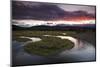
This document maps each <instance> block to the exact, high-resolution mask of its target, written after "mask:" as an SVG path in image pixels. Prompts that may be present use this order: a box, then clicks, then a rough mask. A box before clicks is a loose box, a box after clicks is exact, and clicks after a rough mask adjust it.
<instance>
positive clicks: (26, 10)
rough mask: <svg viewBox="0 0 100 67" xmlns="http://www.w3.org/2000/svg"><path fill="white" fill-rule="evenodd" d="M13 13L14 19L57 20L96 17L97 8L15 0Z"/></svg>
mask: <svg viewBox="0 0 100 67" xmlns="http://www.w3.org/2000/svg"><path fill="white" fill-rule="evenodd" d="M12 15H13V18H14V19H36V20H57V19H61V18H63V17H77V16H78V17H79V16H88V17H95V9H94V7H92V6H90V7H89V6H75V5H62V4H60V5H59V4H49V3H37V2H31V1H13V3H12Z"/></svg>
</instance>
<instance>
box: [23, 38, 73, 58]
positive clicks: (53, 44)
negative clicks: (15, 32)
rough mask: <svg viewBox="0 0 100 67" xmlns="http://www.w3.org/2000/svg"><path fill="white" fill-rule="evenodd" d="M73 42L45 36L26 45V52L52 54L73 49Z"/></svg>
mask: <svg viewBox="0 0 100 67" xmlns="http://www.w3.org/2000/svg"><path fill="white" fill-rule="evenodd" d="M72 47H73V43H72V42H71V41H69V40H65V39H60V38H57V37H44V38H43V39H42V40H41V41H39V42H33V43H29V44H27V45H26V46H24V49H25V51H26V52H28V53H30V54H37V55H43V56H50V55H52V54H55V53H58V52H60V51H62V50H64V49H71V48H72Z"/></svg>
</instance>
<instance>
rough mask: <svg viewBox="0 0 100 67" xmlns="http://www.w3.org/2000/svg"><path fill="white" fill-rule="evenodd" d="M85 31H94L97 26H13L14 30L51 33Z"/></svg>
mask: <svg viewBox="0 0 100 67" xmlns="http://www.w3.org/2000/svg"><path fill="white" fill-rule="evenodd" d="M85 29H92V30H95V24H91V25H85V26H84V25H83V26H79V25H76V26H62V25H61V26H60V25H57V26H46V25H40V26H33V27H20V26H16V25H12V30H48V31H49V30H51V31H53V30H54V31H55V30H61V31H65V30H85Z"/></svg>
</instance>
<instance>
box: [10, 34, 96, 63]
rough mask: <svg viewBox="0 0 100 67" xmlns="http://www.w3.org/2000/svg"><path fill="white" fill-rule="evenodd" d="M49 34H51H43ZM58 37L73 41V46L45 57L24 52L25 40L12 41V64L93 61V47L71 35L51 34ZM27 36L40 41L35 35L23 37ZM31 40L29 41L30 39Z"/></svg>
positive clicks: (34, 40)
mask: <svg viewBox="0 0 100 67" xmlns="http://www.w3.org/2000/svg"><path fill="white" fill-rule="evenodd" d="M44 36H51V35H44ZM52 37H59V38H61V39H68V40H70V41H72V42H73V43H74V47H73V48H72V49H70V50H67V49H66V50H64V51H63V52H60V53H58V54H56V55H55V56H51V57H45V56H39V55H30V54H28V53H26V52H25V51H24V49H23V46H24V45H26V43H27V42H25V43H24V42H18V41H13V42H12V53H13V61H12V62H13V65H36V64H49V63H65V62H84V61H86V62H87V61H95V59H96V58H95V47H94V46H93V45H92V44H90V43H88V42H86V41H83V40H78V39H76V38H74V37H71V36H52ZM21 38H29V39H31V40H32V41H33V42H36V41H40V40H41V39H40V38H35V37H24V36H22V37H21ZM30 42H31V41H30Z"/></svg>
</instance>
